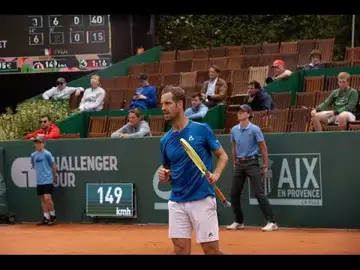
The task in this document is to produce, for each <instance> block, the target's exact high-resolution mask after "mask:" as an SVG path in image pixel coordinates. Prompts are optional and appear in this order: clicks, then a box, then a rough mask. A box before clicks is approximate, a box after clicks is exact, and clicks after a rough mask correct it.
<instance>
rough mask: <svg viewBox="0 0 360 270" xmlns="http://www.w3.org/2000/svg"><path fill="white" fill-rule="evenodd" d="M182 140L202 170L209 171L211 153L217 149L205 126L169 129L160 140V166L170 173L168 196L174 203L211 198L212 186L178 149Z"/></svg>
mask: <svg viewBox="0 0 360 270" xmlns="http://www.w3.org/2000/svg"><path fill="white" fill-rule="evenodd" d="M181 138H184V139H185V140H186V141H187V142H188V143H189V144H190V145H191V146H192V147H193V148H194V150H195V151H196V153H197V154H198V155H199V157H200V159H201V160H202V161H203V162H204V164H205V166H206V168H207V169H208V170H209V171H210V172H212V170H213V166H212V151H215V150H217V149H219V148H220V147H221V144H220V142H219V141H218V140H217V138H216V137H215V135H214V133H213V131H212V130H211V129H210V127H209V126H208V125H207V124H203V123H197V122H193V121H191V120H190V121H189V124H188V125H187V126H186V127H185V128H183V129H182V130H180V131H179V132H177V131H174V130H173V129H171V130H169V131H168V132H167V133H166V134H165V135H164V136H163V137H162V138H161V140H160V148H161V155H162V163H163V166H164V167H167V168H170V171H171V176H170V177H171V189H172V190H171V195H170V198H169V200H170V201H174V202H179V203H180V202H191V201H196V200H201V199H204V198H206V197H208V196H215V191H214V188H213V186H212V185H211V184H210V183H209V181H208V180H207V178H206V177H203V176H202V174H201V172H200V170H199V169H198V168H197V167H196V165H195V164H194V163H193V162H192V160H191V159H190V158H189V156H188V155H187V154H186V152H185V150H184V149H183V147H182V146H181V143H180V139H181Z"/></svg>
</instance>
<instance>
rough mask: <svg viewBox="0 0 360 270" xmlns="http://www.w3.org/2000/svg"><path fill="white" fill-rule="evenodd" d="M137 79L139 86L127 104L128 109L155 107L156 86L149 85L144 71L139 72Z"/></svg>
mask: <svg viewBox="0 0 360 270" xmlns="http://www.w3.org/2000/svg"><path fill="white" fill-rule="evenodd" d="M138 79H139V80H140V85H141V87H139V88H137V89H136V94H135V95H134V97H133V100H132V102H131V104H130V106H129V109H134V108H139V109H140V110H147V109H151V108H155V107H156V88H155V87H154V86H152V85H150V83H149V81H148V76H147V75H146V74H145V73H140V75H139V77H138Z"/></svg>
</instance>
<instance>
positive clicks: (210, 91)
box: [201, 65, 228, 108]
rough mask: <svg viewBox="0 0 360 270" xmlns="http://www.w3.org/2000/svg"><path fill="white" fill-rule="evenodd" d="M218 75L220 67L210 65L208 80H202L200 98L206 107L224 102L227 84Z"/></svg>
mask: <svg viewBox="0 0 360 270" xmlns="http://www.w3.org/2000/svg"><path fill="white" fill-rule="evenodd" d="M219 75H220V69H219V68H218V67H217V66H215V65H211V66H210V68H209V78H210V80H208V81H206V82H204V85H203V87H202V89H201V95H202V99H203V100H204V101H205V105H206V106H207V107H208V108H212V107H214V106H216V105H219V104H224V103H225V100H226V94H227V89H228V86H227V83H226V82H225V81H224V80H223V79H221V78H219Z"/></svg>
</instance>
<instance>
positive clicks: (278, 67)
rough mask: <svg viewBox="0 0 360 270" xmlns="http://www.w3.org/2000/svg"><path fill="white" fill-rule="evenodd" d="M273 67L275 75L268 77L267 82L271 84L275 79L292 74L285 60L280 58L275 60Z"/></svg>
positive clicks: (284, 77)
mask: <svg viewBox="0 0 360 270" xmlns="http://www.w3.org/2000/svg"><path fill="white" fill-rule="evenodd" d="M272 68H275V71H274V76H273V77H268V78H266V80H265V83H266V84H269V83H271V82H273V81H275V80H280V79H286V78H289V77H290V76H291V74H292V72H291V70H288V69H286V68H285V62H284V61H283V60H280V59H278V60H275V61H274V63H273V64H272Z"/></svg>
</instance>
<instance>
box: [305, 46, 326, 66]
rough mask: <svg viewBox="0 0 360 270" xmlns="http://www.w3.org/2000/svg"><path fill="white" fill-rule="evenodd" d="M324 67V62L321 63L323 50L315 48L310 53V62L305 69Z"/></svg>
mask: <svg viewBox="0 0 360 270" xmlns="http://www.w3.org/2000/svg"><path fill="white" fill-rule="evenodd" d="M321 68H324V64H323V63H321V51H319V50H317V49H315V50H312V51H311V53H310V63H309V64H307V65H306V66H305V67H304V69H305V70H315V69H321Z"/></svg>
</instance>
